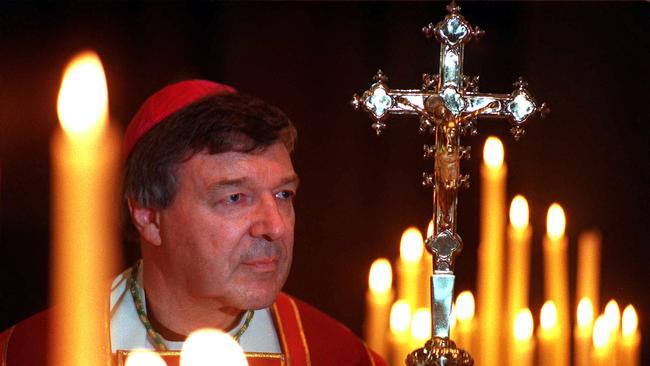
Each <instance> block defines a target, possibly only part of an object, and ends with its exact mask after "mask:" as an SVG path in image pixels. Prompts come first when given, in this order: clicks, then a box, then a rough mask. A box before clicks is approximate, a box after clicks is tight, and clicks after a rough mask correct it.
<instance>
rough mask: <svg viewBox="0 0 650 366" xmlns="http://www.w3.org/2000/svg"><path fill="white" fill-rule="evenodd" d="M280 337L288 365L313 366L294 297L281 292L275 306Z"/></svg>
mask: <svg viewBox="0 0 650 366" xmlns="http://www.w3.org/2000/svg"><path fill="white" fill-rule="evenodd" d="M273 310H274V313H275V314H274V315H275V318H276V325H277V331H278V337H279V338H280V341H281V342H282V343H283V345H282V348H283V349H282V351H283V352H284V354H285V355H286V357H287V365H288V366H311V360H310V359H309V356H308V355H309V349H308V348H307V341H306V339H305V333H304V330H303V328H302V323H301V320H300V313H299V312H298V309H297V307H296V306H295V303H294V302H293V299H291V298H290V297H289V296H287V295H285V294H284V293H279V294H278V297H277V299H276V300H275V304H274V306H273Z"/></svg>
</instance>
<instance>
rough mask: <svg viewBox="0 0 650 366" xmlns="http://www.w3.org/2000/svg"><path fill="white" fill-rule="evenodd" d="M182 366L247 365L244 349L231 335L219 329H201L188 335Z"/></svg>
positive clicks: (184, 346)
mask: <svg viewBox="0 0 650 366" xmlns="http://www.w3.org/2000/svg"><path fill="white" fill-rule="evenodd" d="M180 365H181V366H208V365H210V366H214V365H228V366H247V365H248V361H247V360H246V356H245V355H244V351H243V350H242V348H241V346H240V345H239V343H237V341H235V340H234V339H233V338H232V337H231V336H230V335H228V334H226V333H224V332H222V331H220V330H217V329H207V328H206V329H200V330H197V331H195V332H193V333H192V334H190V335H189V337H187V340H186V341H185V343H183V349H182V351H181V360H180Z"/></svg>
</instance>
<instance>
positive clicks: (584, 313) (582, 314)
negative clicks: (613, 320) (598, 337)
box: [573, 297, 594, 366]
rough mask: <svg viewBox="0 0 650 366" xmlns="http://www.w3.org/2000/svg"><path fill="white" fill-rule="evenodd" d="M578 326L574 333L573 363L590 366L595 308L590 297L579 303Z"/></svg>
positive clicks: (576, 365)
mask: <svg viewBox="0 0 650 366" xmlns="http://www.w3.org/2000/svg"><path fill="white" fill-rule="evenodd" d="M576 315H577V317H576V319H577V324H576V327H575V329H574V331H573V348H574V354H573V362H574V365H575V366H589V365H590V364H591V362H590V348H591V347H590V346H591V336H592V330H593V323H594V307H593V306H592V304H591V300H590V299H589V298H588V297H583V298H582V299H581V300H580V302H579V303H578V310H577V314H576Z"/></svg>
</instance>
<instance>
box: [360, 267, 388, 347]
mask: <svg viewBox="0 0 650 366" xmlns="http://www.w3.org/2000/svg"><path fill="white" fill-rule="evenodd" d="M392 283H393V272H392V269H391V266H390V262H389V261H388V260H387V259H385V258H380V259H377V260H375V261H374V262H373V263H372V266H370V274H369V275H368V292H367V293H366V304H367V312H366V322H365V339H366V342H367V343H368V346H370V348H372V349H373V350H375V352H377V353H379V354H380V355H381V356H382V357H384V358H386V357H388V345H387V341H388V340H387V332H386V330H387V329H388V319H389V317H390V306H391V304H392V303H393V297H394V294H393V289H392Z"/></svg>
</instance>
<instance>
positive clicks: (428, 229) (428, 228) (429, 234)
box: [427, 220, 433, 238]
mask: <svg viewBox="0 0 650 366" xmlns="http://www.w3.org/2000/svg"><path fill="white" fill-rule="evenodd" d="M431 235H433V220H431V221H429V225H428V226H427V238H429V237H431Z"/></svg>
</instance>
